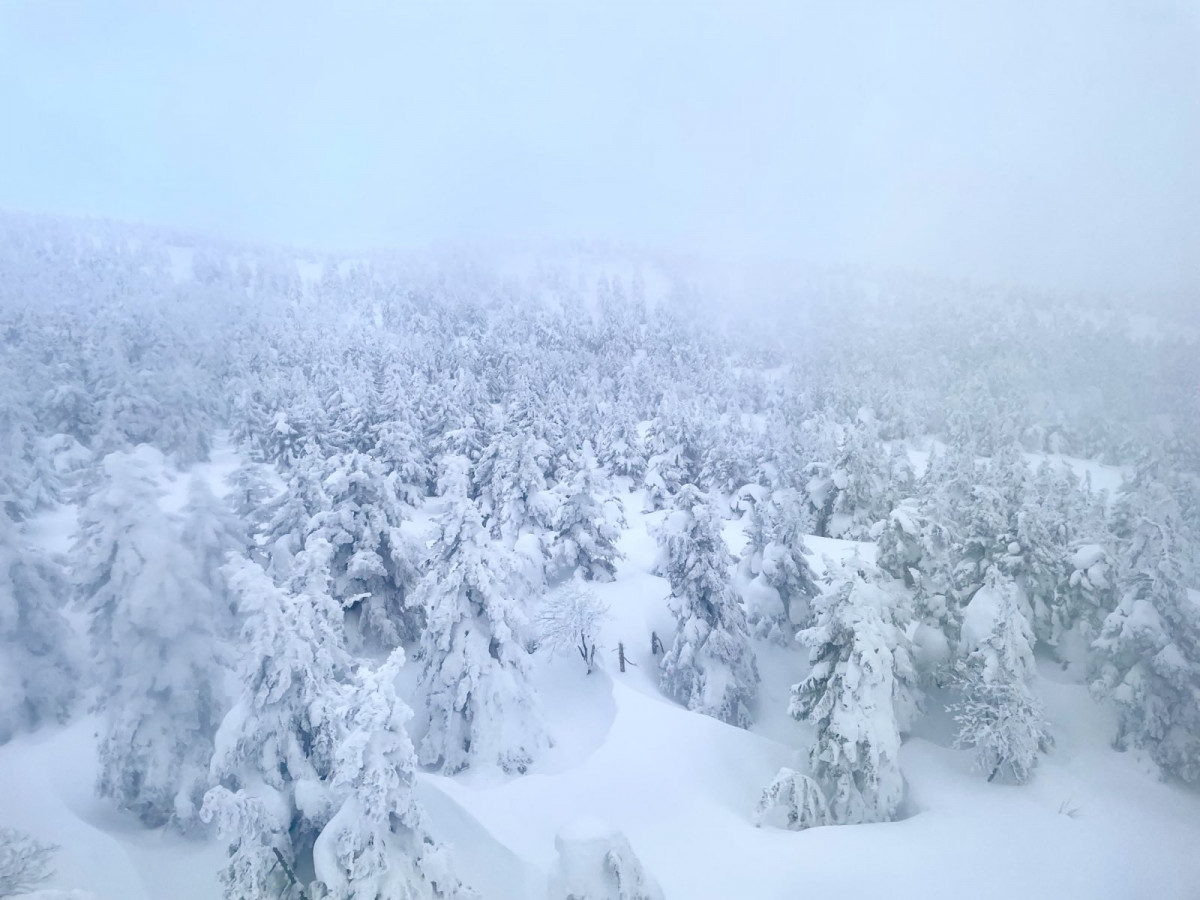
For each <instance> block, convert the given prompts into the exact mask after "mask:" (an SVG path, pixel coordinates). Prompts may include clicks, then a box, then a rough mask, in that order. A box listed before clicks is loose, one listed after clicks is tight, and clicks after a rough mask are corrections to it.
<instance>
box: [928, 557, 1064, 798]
mask: <svg viewBox="0 0 1200 900" xmlns="http://www.w3.org/2000/svg"><path fill="white" fill-rule="evenodd" d="M1021 607H1022V603H1021V600H1020V589H1019V587H1018V586H1017V584H1016V583H1015V582H1013V580H1012V579H1011V578H1009V577H1008V576H1007V575H1005V574H1003V573H1002V571H1001V570H1000V569H999V568H998V567H993V568H992V569H990V570H989V571H988V573H987V575H986V576H985V581H984V584H983V587H981V588H980V589H979V590H978V591H976V592H975V595H974V596H973V597H972V598H971V602H970V603H968V604H967V607H966V609H965V610H964V611H963V626H962V643H961V646H960V651H961V652H962V654H963V655H962V656H961V657H960V658H959V660H958V661H957V662H956V664H955V681H956V683H957V685H958V687H959V689H960V690H961V692H962V697H961V698H960V699H959V700H958V701H957V702H956V703H955V704H954V705H953V706H951V707H950V711H951V712H952V713H953V714H954V719H955V721H956V722H958V726H959V730H958V736H957V738H956V740H955V746H958V747H970V748H972V749H973V751H974V754H975V768H976V769H978V770H979V771H980V772H983V773H984V774H986V775H987V779H988V781H994V780H996V779H997V778H999V779H1000V780H1001V781H1009V782H1013V783H1016V784H1024V783H1025V782H1027V781H1028V780H1029V779H1030V778H1031V777H1032V776H1033V769H1034V767H1035V766H1036V765H1037V759H1038V754H1039V753H1040V752H1042V751H1044V750H1046V749H1048V748H1049V747H1050V745H1051V743H1052V741H1051V738H1050V732H1049V728H1048V726H1047V724H1046V719H1045V712H1044V710H1043V707H1042V703H1041V701H1040V700H1039V699H1038V697H1037V695H1036V694H1035V693H1034V690H1033V681H1034V679H1035V677H1036V670H1035V668H1034V663H1033V649H1032V645H1033V630H1032V628H1031V626H1030V624H1029V620H1028V619H1027V618H1026V617H1025V614H1024V613H1023V612H1022V609H1021Z"/></svg>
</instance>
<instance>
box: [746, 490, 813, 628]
mask: <svg viewBox="0 0 1200 900" xmlns="http://www.w3.org/2000/svg"><path fill="white" fill-rule="evenodd" d="M801 505H802V499H801V498H800V496H799V494H798V493H797V492H795V491H793V490H789V489H787V488H780V489H778V490H776V491H774V492H772V493H771V495H770V496H769V497H765V498H763V499H762V500H760V501H759V502H757V503H756V504H755V505H754V508H753V510H752V511H751V513H750V516H751V519H750V528H749V529H748V533H749V535H750V540H749V541H748V542H747V544H746V549H745V551H744V553H743V556H742V561H741V563H740V565H739V568H740V570H741V575H742V577H743V578H745V579H748V584H747V585H746V588H745V591H746V594H747V603H746V606H747V620H748V622H749V625H750V627H751V629H752V630H753V631H754V633H755V634H756V635H757V636H759V637H764V638H771V639H773V640H776V641H779V642H781V643H786V644H788V645H792V644H793V639H794V637H795V631H796V628H797V627H799V626H803V625H805V624H806V623H807V619H808V616H809V608H808V604H809V602H810V601H811V600H812V598H813V597H815V596H816V595H817V594H818V593H819V592H820V588H819V587H818V586H817V582H816V579H815V577H814V575H813V571H812V567H811V566H810V565H809V563H808V555H809V550H808V548H807V547H806V546H805V544H804V535H803V534H802V533H801V531H800V523H801ZM751 596H753V597H756V598H758V599H757V601H756V602H750V599H749V598H750V597H751Z"/></svg>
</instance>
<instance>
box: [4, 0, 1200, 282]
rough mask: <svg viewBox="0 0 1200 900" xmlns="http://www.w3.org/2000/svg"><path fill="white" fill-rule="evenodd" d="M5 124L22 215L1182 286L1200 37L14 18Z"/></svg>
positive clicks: (731, 18) (838, 24)
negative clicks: (597, 244)
mask: <svg viewBox="0 0 1200 900" xmlns="http://www.w3.org/2000/svg"><path fill="white" fill-rule="evenodd" d="M968 7H969V8H968ZM0 116H2V118H3V123H4V126H3V127H4V135H5V139H4V140H3V141H2V142H0V207H5V208H10V209H24V210H30V211H50V212H58V213H68V214H85V215H98V216H106V217H112V218H116V219H121V220H134V221H145V222H148V223H152V224H164V225H170V226H179V227H183V228H186V229H190V230H199V231H202V232H206V233H211V234H220V235H225V236H230V237H236V238H250V239H255V240H267V241H287V242H294V243H298V244H303V245H311V246H315V247H321V248H329V249H357V248H363V247H375V246H381V245H399V246H415V245H424V244H428V243H430V242H437V241H444V240H464V239H465V240H485V241H494V240H511V239H516V240H518V241H544V240H548V239H553V240H560V239H564V238H604V239H615V240H620V241H635V242H640V243H646V244H650V245H655V246H661V247H668V248H687V249H693V250H700V251H703V252H713V251H717V252H721V253H726V254H730V255H735V254H736V255H744V254H753V255H768V256H781V257H782V256H786V257H792V258H801V259H811V260H816V261H852V262H866V263H886V264H901V265H905V266H910V267H914V268H919V269H924V270H929V271H935V272H944V273H948V274H968V275H972V276H975V277H978V278H981V279H986V280H1003V281H1019V282H1029V283H1035V284H1045V285H1048V286H1052V287H1065V288H1071V289H1074V288H1084V289H1089V290H1092V289H1101V290H1106V291H1116V292H1123V291H1135V292H1136V291H1142V290H1153V291H1159V290H1179V289H1185V288H1187V287H1190V286H1195V285H1196V284H1198V283H1200V256H1197V254H1196V253H1195V248H1196V247H1197V246H1200V167H1197V165H1196V164H1195V160H1197V159H1200V26H1198V17H1197V12H1196V7H1195V6H1194V4H1184V3H1171V2H1166V0H1164V2H1149V3H1140V4H1135V3H1132V2H1129V3H1119V2H1086V3H1085V2H1080V3H1054V4H1044V3H992V4H962V3H928V2H906V3H888V4H884V3H878V4H875V3H838V4H832V3H821V4H805V3H799V2H779V3H746V2H725V3H703V4H684V3H682V2H662V3H634V2H629V0H623V2H616V3H603V4H601V3H589V4H584V3H565V4H564V3H550V2H544V3H528V2H522V3H507V2H506V3H499V2H479V3H469V4H468V3H455V4H448V5H445V4H424V3H419V4H418V3H411V4H410V3H405V4H402V3H351V4H336V5H335V4H324V3H321V4H318V3H270V4H259V3H254V4H245V3H231V2H217V3H206V4H188V5H184V4H151V3H135V2H111V3H104V4H83V3H67V2H38V3H34V2H18V3H6V4H4V6H3V7H2V8H0Z"/></svg>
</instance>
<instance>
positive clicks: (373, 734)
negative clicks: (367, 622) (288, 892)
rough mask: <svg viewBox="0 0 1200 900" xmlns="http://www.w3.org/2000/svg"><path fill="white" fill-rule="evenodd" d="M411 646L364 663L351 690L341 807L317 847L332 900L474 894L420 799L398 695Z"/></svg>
mask: <svg viewBox="0 0 1200 900" xmlns="http://www.w3.org/2000/svg"><path fill="white" fill-rule="evenodd" d="M403 662H404V651H403V650H401V649H397V650H393V651H392V654H391V656H390V657H389V658H388V660H387V662H385V663H384V664H383V665H382V666H380V667H379V668H377V669H372V668H370V667H368V666H362V667H360V668H359V670H358V671H357V672H356V673H355V675H354V678H353V680H352V681H351V682H350V683H349V684H348V685H346V686H345V687H344V689H343V692H342V696H341V698H340V705H341V707H342V709H343V710H344V715H345V722H344V727H343V730H342V733H341V735H340V737H339V739H338V741H337V743H336V744H335V745H334V747H333V754H332V768H331V770H330V776H329V788H330V791H331V794H332V795H333V797H335V798H336V799H335V803H336V811H335V812H334V813H333V815H332V817H331V818H330V819H329V821H328V823H327V824H326V825H325V827H324V828H323V829H322V830H321V833H320V834H319V835H318V836H317V839H316V842H315V844H314V845H313V870H314V872H315V874H316V878H317V882H318V884H319V885H320V888H321V891H320V894H319V895H320V896H321V897H327V898H328V900H391V898H393V897H404V898H406V900H435V898H436V900H454V898H464V900H465V898H468V897H473V896H474V894H473V893H472V892H470V891H469V890H467V889H465V888H464V887H463V886H462V884H461V882H460V881H459V880H458V878H457V877H456V876H455V875H454V874H453V872H452V870H451V866H450V860H449V858H448V854H447V852H446V849H445V848H444V847H442V846H440V845H438V844H437V843H436V842H435V841H434V840H433V839H432V838H431V837H430V836H429V833H428V830H427V827H426V824H425V817H424V814H423V812H422V810H421V808H420V806H419V805H418V804H417V801H416V799H415V798H414V796H413V788H414V786H415V784H416V754H415V752H414V750H413V745H412V742H411V741H410V740H409V739H408V732H407V731H406V730H405V724H406V723H407V722H408V720H409V719H410V718H411V717H412V710H411V709H409V707H408V705H407V704H405V702H404V701H403V700H401V699H400V697H399V696H398V695H397V694H396V688H395V680H396V677H397V675H398V673H399V668H400V666H401V665H402V664H403Z"/></svg>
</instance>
